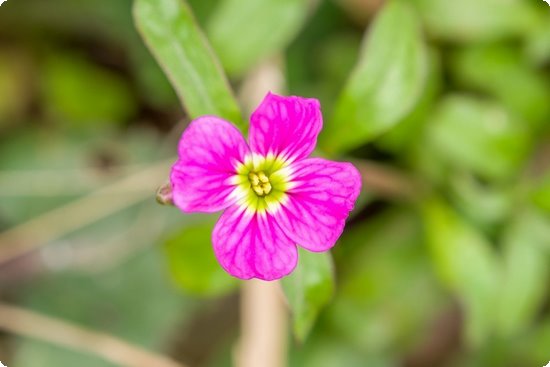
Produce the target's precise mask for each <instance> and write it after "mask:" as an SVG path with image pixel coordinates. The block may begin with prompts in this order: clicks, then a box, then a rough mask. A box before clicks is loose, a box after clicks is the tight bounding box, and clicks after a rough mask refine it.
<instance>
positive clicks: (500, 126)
mask: <svg viewBox="0 0 550 367" xmlns="http://www.w3.org/2000/svg"><path fill="white" fill-rule="evenodd" d="M428 126H429V131H428V140H429V142H428V143H429V145H430V147H431V148H433V149H434V151H435V152H436V153H437V154H438V155H440V156H441V157H443V158H444V159H445V160H447V161H448V162H451V163H453V164H454V165H455V166H457V167H461V168H466V169H470V170H472V171H473V172H475V173H477V174H479V175H480V176H481V177H483V178H486V179H505V178H509V177H511V176H513V175H514V174H515V173H517V170H518V169H519V168H520V167H521V165H522V164H523V160H524V159H525V157H526V155H527V153H528V152H529V149H530V143H531V136H530V133H529V129H528V128H527V126H526V125H525V124H524V122H523V121H521V120H520V119H518V118H517V117H516V116H514V115H512V114H511V113H509V112H508V111H507V110H506V109H504V108H502V106H500V105H499V104H496V103H493V102H484V101H479V100H478V99H476V98H474V97H469V96H464V95H451V96H449V97H447V98H445V99H444V100H443V101H442V102H441V103H440V105H439V106H438V107H437V108H436V110H435V111H434V113H433V114H432V118H431V119H430V121H429V124H428Z"/></svg>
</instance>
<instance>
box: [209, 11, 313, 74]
mask: <svg viewBox="0 0 550 367" xmlns="http://www.w3.org/2000/svg"><path fill="white" fill-rule="evenodd" d="M311 3H312V2H311V1H310V0H223V1H222V3H221V4H220V5H219V6H218V8H217V10H216V12H215V13H214V14H213V15H212V17H211V18H210V22H209V23H208V26H207V34H208V38H209V39H210V41H211V42H212V46H213V47H214V49H215V50H216V51H217V53H218V55H219V57H220V59H221V61H222V63H223V65H224V67H225V68H226V70H227V72H228V73H230V74H232V75H241V74H242V73H243V72H244V71H246V70H248V69H249V68H250V67H251V66H254V64H256V63H257V62H258V61H260V60H261V59H262V58H265V57H268V56H270V55H273V54H274V53H276V52H278V51H280V50H281V49H283V48H284V47H285V46H287V45H288V44H289V43H290V41H292V39H293V38H294V36H295V35H296V34H297V33H298V31H299V30H300V28H301V27H302V25H303V24H304V23H305V19H306V17H307V15H308V13H309V10H310V8H311V6H310V4H311Z"/></svg>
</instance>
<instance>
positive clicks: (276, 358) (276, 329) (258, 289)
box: [236, 279, 288, 367]
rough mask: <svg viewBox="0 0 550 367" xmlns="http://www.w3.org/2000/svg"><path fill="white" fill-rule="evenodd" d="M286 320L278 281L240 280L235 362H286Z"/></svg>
mask: <svg viewBox="0 0 550 367" xmlns="http://www.w3.org/2000/svg"><path fill="white" fill-rule="evenodd" d="M287 320H288V315H287V308H286V305H285V303H284V301H283V298H282V294H281V290H280V286H279V283H278V282H264V281H261V280H256V279H253V280H247V281H245V282H243V286H242V290H241V340H240V342H239V345H238V349H237V356H236V366H238V367H258V366H261V367H284V366H286V364H287V362H286V354H287V353H286V349H287V334H288V332H287V328H288V327H287V322H288V321H287Z"/></svg>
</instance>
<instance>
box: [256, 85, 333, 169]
mask: <svg viewBox="0 0 550 367" xmlns="http://www.w3.org/2000/svg"><path fill="white" fill-rule="evenodd" d="M322 126H323V117H322V115H321V106H320V105H319V101H318V100H316V99H312V98H301V97H282V96H278V95H275V94H272V93H268V95H267V96H266V97H265V98H264V100H263V101H262V103H261V104H260V106H259V107H258V108H257V109H256V111H254V113H253V114H252V116H251V117H250V133H249V138H248V140H249V142H250V148H251V149H252V151H253V152H254V153H259V154H262V155H264V156H266V155H268V154H270V153H271V154H274V155H278V156H281V157H282V158H284V159H285V160H287V161H289V162H292V161H295V160H298V159H303V158H306V157H308V156H309V155H310V153H311V152H312V151H313V149H314V148H315V145H316V144H317V135H319V132H320V131H321V128H322Z"/></svg>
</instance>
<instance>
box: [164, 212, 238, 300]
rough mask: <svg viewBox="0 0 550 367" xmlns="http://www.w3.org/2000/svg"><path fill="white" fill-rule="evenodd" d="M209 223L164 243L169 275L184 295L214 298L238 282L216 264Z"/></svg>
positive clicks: (190, 228) (186, 230)
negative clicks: (183, 291)
mask: <svg viewBox="0 0 550 367" xmlns="http://www.w3.org/2000/svg"><path fill="white" fill-rule="evenodd" d="M213 226H214V223H212V222H211V221H209V222H207V223H202V224H199V225H195V226H192V227H188V228H184V229H182V230H180V231H179V232H177V233H174V234H173V235H172V236H170V237H169V238H168V239H167V240H166V241H165V250H166V255H167V257H168V264H169V266H170V270H171V273H172V275H173V277H174V279H175V280H176V283H177V284H178V285H180V286H181V287H182V288H183V289H184V290H185V291H187V292H189V293H191V294H196V295H201V296H216V295H219V294H224V293H227V292H229V291H231V290H232V289H234V288H235V287H236V285H237V284H238V283H237V280H236V279H235V278H233V277H231V276H230V275H228V274H227V273H226V272H225V271H224V270H223V269H222V267H221V266H220V264H218V262H217V260H216V258H215V256H214V252H213V249H212V241H211V239H210V236H211V233H212V228H213Z"/></svg>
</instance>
